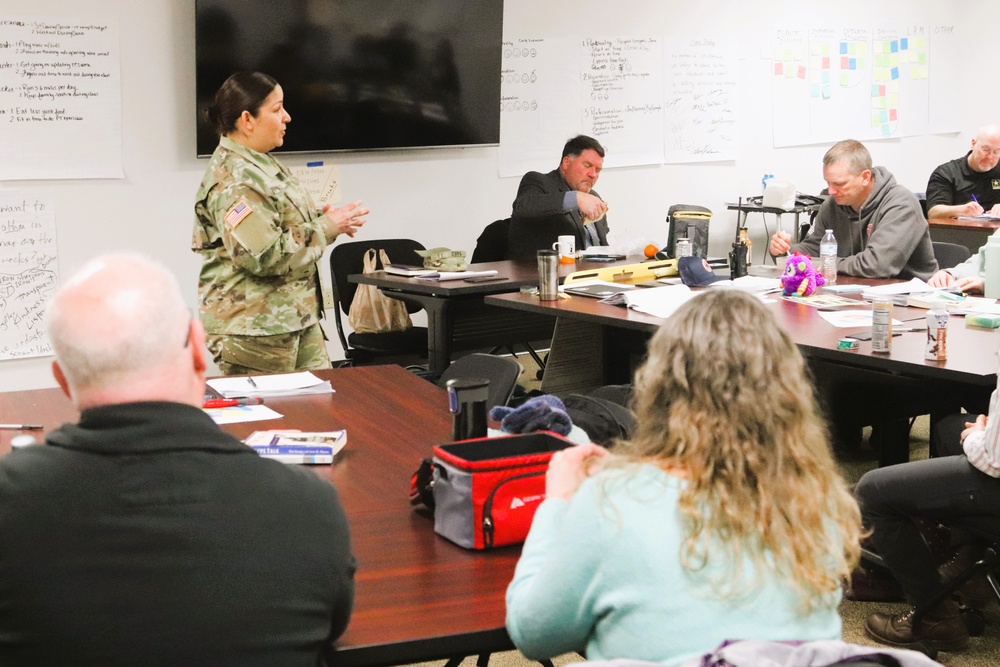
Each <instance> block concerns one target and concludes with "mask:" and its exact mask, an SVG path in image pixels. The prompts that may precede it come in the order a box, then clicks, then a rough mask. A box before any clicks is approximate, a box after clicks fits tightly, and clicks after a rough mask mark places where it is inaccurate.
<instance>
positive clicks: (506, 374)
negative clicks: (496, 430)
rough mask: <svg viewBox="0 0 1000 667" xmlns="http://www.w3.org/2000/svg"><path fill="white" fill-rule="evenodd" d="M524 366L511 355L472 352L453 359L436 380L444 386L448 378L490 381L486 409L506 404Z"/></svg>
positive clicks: (440, 385) (439, 384)
mask: <svg viewBox="0 0 1000 667" xmlns="http://www.w3.org/2000/svg"><path fill="white" fill-rule="evenodd" d="M523 371H524V368H522V367H521V364H520V363H518V362H517V361H516V360H514V359H512V358H511V357H497V356H494V355H492V354H483V353H481V352H474V353H473V354H468V355H466V356H464V357H462V358H461V359H457V360H455V361H454V362H453V363H452V364H451V366H448V368H447V369H446V370H445V372H444V373H442V374H441V377H440V378H439V379H438V381H437V385H438V386H439V387H445V386H447V384H448V380H453V379H455V378H469V379H483V380H489V381H490V387H489V393H488V395H487V399H486V409H487V410H490V409H491V408H493V406H495V405H507V401H509V400H510V397H511V395H512V394H513V393H514V387H516V386H517V379H518V378H519V377H521V373H522V372H523Z"/></svg>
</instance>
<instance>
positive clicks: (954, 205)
mask: <svg viewBox="0 0 1000 667" xmlns="http://www.w3.org/2000/svg"><path fill="white" fill-rule="evenodd" d="M998 162H1000V127H997V126H996V125H985V126H983V127H981V128H979V132H977V133H976V137H975V139H973V140H972V148H971V150H970V151H969V152H968V154H967V155H965V157H960V158H958V159H956V160H952V161H951V162H945V163H944V164H943V165H941V166H940V167H938V168H937V169H935V170H934V172H933V173H932V174H931V178H930V180H929V181H928V182H927V217H929V218H943V217H952V218H954V217H958V216H960V215H971V216H976V215H983V214H984V213H988V214H990V215H1000V166H998V164H997V163H998Z"/></svg>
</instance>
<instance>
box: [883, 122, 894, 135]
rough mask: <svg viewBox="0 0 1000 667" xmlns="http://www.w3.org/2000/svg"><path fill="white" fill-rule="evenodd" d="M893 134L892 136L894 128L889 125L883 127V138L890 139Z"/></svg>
mask: <svg viewBox="0 0 1000 667" xmlns="http://www.w3.org/2000/svg"><path fill="white" fill-rule="evenodd" d="M891 134H892V128H891V127H889V126H888V125H883V126H882V136H883V137H888V136H890V135H891Z"/></svg>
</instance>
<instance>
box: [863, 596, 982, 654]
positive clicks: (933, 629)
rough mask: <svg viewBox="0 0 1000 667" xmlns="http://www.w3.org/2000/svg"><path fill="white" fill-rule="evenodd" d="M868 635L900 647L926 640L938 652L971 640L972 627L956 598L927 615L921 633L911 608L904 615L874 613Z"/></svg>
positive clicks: (866, 628)
mask: <svg viewBox="0 0 1000 667" xmlns="http://www.w3.org/2000/svg"><path fill="white" fill-rule="evenodd" d="M865 634H867V635H868V636H869V637H871V638H872V639H874V640H875V641H877V642H880V643H882V644H888V645H889V646H898V647H901V648H914V647H915V645H916V644H918V643H923V644H924V645H926V646H929V647H931V648H935V649H937V650H939V651H957V650H959V649H962V648H965V647H966V646H967V645H968V643H969V630H968V628H966V627H965V620H964V619H963V618H962V615H961V613H959V611H958V605H956V604H955V602H954V601H953V600H946V601H945V602H943V603H941V604H940V605H938V608H937V609H936V610H935V611H934V613H933V614H928V615H926V616H924V618H923V620H922V621H921V622H920V630H919V632H914V630H913V609H910V610H908V611H905V612H903V613H902V614H882V613H875V614H872V615H871V616H869V617H868V621H867V622H866V623H865Z"/></svg>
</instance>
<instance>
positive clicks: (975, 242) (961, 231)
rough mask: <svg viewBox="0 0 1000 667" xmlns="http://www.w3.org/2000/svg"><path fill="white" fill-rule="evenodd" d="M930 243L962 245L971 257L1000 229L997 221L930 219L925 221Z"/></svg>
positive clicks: (999, 222) (999, 223)
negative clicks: (927, 226)
mask: <svg viewBox="0 0 1000 667" xmlns="http://www.w3.org/2000/svg"><path fill="white" fill-rule="evenodd" d="M927 224H928V225H929V226H930V230H931V240H932V241H944V242H947V243H957V244H958V245H964V246H965V247H966V248H968V249H969V252H971V253H972V254H973V255H975V254H976V253H977V252H979V248H980V247H981V246H982V245H983V244H985V243H986V239H988V238H989V237H990V235H991V234H992V233H993V232H995V231H996V230H997V228H1000V221H997V220H959V219H958V218H931V219H929V220H928V221H927Z"/></svg>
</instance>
